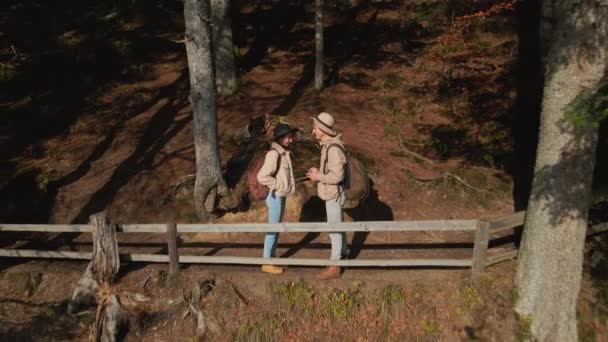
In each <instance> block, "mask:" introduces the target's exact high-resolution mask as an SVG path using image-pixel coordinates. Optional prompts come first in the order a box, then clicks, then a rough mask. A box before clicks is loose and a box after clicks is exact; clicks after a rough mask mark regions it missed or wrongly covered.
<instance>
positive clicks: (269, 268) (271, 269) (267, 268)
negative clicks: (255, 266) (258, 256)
mask: <svg viewBox="0 0 608 342" xmlns="http://www.w3.org/2000/svg"><path fill="white" fill-rule="evenodd" d="M262 272H264V273H271V274H281V273H283V272H285V269H284V268H283V267H280V266H275V265H262Z"/></svg>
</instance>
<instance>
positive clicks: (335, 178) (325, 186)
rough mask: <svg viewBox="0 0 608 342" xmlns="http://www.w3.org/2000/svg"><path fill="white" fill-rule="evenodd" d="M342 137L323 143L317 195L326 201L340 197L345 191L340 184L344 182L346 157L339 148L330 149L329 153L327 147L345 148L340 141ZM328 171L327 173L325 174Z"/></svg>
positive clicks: (338, 136)
mask: <svg viewBox="0 0 608 342" xmlns="http://www.w3.org/2000/svg"><path fill="white" fill-rule="evenodd" d="M341 136H342V135H340V134H339V135H337V136H335V137H332V138H329V139H327V140H324V141H321V165H320V167H319V184H317V194H318V195H319V198H321V199H322V200H324V201H329V200H332V199H334V198H336V197H338V195H339V194H340V192H341V191H343V190H342V186H341V185H340V183H341V182H342V181H343V180H344V167H345V165H346V162H347V160H346V156H345V155H344V153H342V150H340V148H338V147H337V146H334V147H332V148H330V149H329V151H328V150H327V147H328V146H329V145H332V144H339V145H341V146H342V147H344V143H343V142H342V141H341V140H340V137H341ZM328 153H329V155H328ZM325 163H327V168H326V167H325ZM326 169H327V173H325V170H326Z"/></svg>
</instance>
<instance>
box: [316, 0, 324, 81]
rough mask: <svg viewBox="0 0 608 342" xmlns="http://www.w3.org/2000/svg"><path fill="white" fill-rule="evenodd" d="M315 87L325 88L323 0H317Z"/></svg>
mask: <svg viewBox="0 0 608 342" xmlns="http://www.w3.org/2000/svg"><path fill="white" fill-rule="evenodd" d="M315 89H316V90H317V91H320V90H322V89H323V0H315Z"/></svg>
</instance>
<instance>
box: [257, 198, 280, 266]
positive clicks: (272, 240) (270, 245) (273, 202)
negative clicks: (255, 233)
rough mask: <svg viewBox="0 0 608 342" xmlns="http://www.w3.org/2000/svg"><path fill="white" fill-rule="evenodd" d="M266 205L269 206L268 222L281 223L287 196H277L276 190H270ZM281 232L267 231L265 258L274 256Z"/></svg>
mask: <svg viewBox="0 0 608 342" xmlns="http://www.w3.org/2000/svg"><path fill="white" fill-rule="evenodd" d="M266 206H267V207H268V223H279V222H281V221H282V220H283V212H284V211H285V197H280V196H276V195H275V194H274V191H269V192H268V196H267V197H266ZM278 239H279V233H266V238H264V254H263V255H262V256H263V257H264V258H273V257H274V256H275V250H276V248H277V240H278Z"/></svg>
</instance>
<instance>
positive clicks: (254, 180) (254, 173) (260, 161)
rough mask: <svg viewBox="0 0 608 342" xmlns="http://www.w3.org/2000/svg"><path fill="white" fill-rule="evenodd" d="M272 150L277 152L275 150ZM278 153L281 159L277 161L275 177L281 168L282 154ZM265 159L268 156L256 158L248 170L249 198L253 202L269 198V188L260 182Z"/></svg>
mask: <svg viewBox="0 0 608 342" xmlns="http://www.w3.org/2000/svg"><path fill="white" fill-rule="evenodd" d="M272 150H274V151H277V150H276V149H274V148H273V149H272ZM277 153H278V154H279V157H278V159H277V168H276V170H274V172H273V174H272V176H273V177H274V176H276V175H277V172H279V167H280V166H281V153H279V151H277ZM265 157H266V155H265V154H264V155H262V156H259V157H257V158H255V159H254V160H253V161H252V162H251V164H250V165H249V168H247V185H248V187H249V197H250V199H251V200H252V201H263V200H265V199H266V197H267V196H268V187H267V186H265V185H262V184H260V182H258V172H260V169H261V168H262V165H264V159H265Z"/></svg>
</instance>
